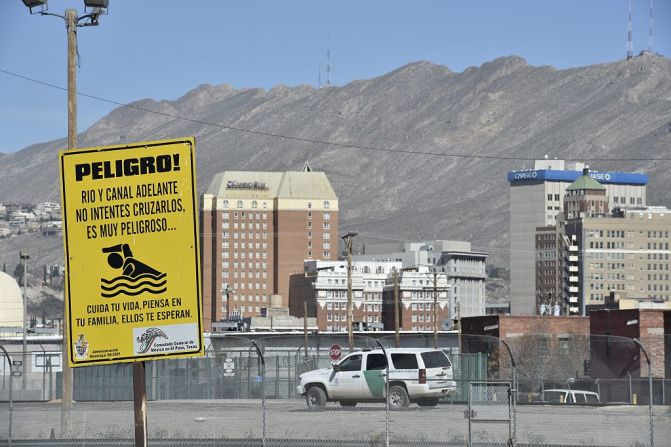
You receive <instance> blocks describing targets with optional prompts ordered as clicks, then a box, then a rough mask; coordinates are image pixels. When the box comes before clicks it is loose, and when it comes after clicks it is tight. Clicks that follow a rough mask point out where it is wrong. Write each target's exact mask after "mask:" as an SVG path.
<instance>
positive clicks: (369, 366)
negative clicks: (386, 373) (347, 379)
mask: <svg viewBox="0 0 671 447" xmlns="http://www.w3.org/2000/svg"><path fill="white" fill-rule="evenodd" d="M382 369H387V359H386V358H385V357H384V354H368V358H366V371H379V370H382Z"/></svg>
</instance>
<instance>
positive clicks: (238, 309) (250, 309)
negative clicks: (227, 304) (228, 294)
mask: <svg viewBox="0 0 671 447" xmlns="http://www.w3.org/2000/svg"><path fill="white" fill-rule="evenodd" d="M242 312H248V313H255V312H256V315H259V314H260V313H261V306H256V310H255V308H254V306H247V307H246V308H245V306H240V307H238V306H234V308H233V313H235V314H239V313H242Z"/></svg>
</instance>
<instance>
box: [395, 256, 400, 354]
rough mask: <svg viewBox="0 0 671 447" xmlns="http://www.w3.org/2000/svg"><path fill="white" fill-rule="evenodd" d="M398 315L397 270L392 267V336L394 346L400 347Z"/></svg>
mask: <svg viewBox="0 0 671 447" xmlns="http://www.w3.org/2000/svg"><path fill="white" fill-rule="evenodd" d="M399 320H400V315H399V308H398V270H396V269H394V337H395V340H396V347H397V348H400V347H401V334H400V333H399V326H400V324H399V323H400V321H399Z"/></svg>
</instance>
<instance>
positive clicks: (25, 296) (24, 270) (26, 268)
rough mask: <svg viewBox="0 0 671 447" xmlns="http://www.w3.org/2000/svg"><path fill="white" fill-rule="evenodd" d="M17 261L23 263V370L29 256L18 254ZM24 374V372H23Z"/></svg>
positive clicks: (25, 348)
mask: <svg viewBox="0 0 671 447" xmlns="http://www.w3.org/2000/svg"><path fill="white" fill-rule="evenodd" d="M19 259H21V262H22V263H23V367H24V368H25V367H26V365H27V363H26V351H28V349H27V341H26V333H27V332H28V311H27V309H28V305H27V303H28V294H27V289H26V284H27V283H28V277H27V275H28V267H27V263H28V259H30V256H28V254H26V253H24V252H22V251H21V252H19ZM24 373H25V370H24ZM21 389H23V390H25V389H26V375H25V374H23V378H22V379H21Z"/></svg>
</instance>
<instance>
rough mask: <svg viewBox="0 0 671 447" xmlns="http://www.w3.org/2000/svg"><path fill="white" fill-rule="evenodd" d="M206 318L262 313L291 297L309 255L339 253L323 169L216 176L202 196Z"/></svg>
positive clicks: (208, 323) (332, 197)
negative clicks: (277, 298)
mask: <svg viewBox="0 0 671 447" xmlns="http://www.w3.org/2000/svg"><path fill="white" fill-rule="evenodd" d="M200 222H201V237H202V243H201V247H202V270H203V319H204V325H205V330H206V331H211V330H212V323H213V322H218V321H222V320H225V319H227V318H228V317H232V316H239V317H252V316H259V315H263V313H264V311H265V310H266V309H267V308H268V307H269V306H270V296H271V295H281V297H282V305H283V306H284V307H287V306H288V303H289V277H290V275H292V274H295V273H300V272H303V268H304V261H305V260H306V259H315V260H336V259H337V258H338V242H339V239H338V197H337V196H336V194H335V192H334V191H333V188H332V187H331V184H330V183H329V181H328V178H327V177H326V174H325V173H323V172H313V171H312V170H311V169H309V166H306V168H305V169H304V170H303V171H288V172H246V171H227V172H223V173H219V174H216V175H215V176H214V178H213V179H212V182H211V183H210V185H209V187H208V189H207V191H206V192H205V194H203V197H202V213H201V221H200Z"/></svg>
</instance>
